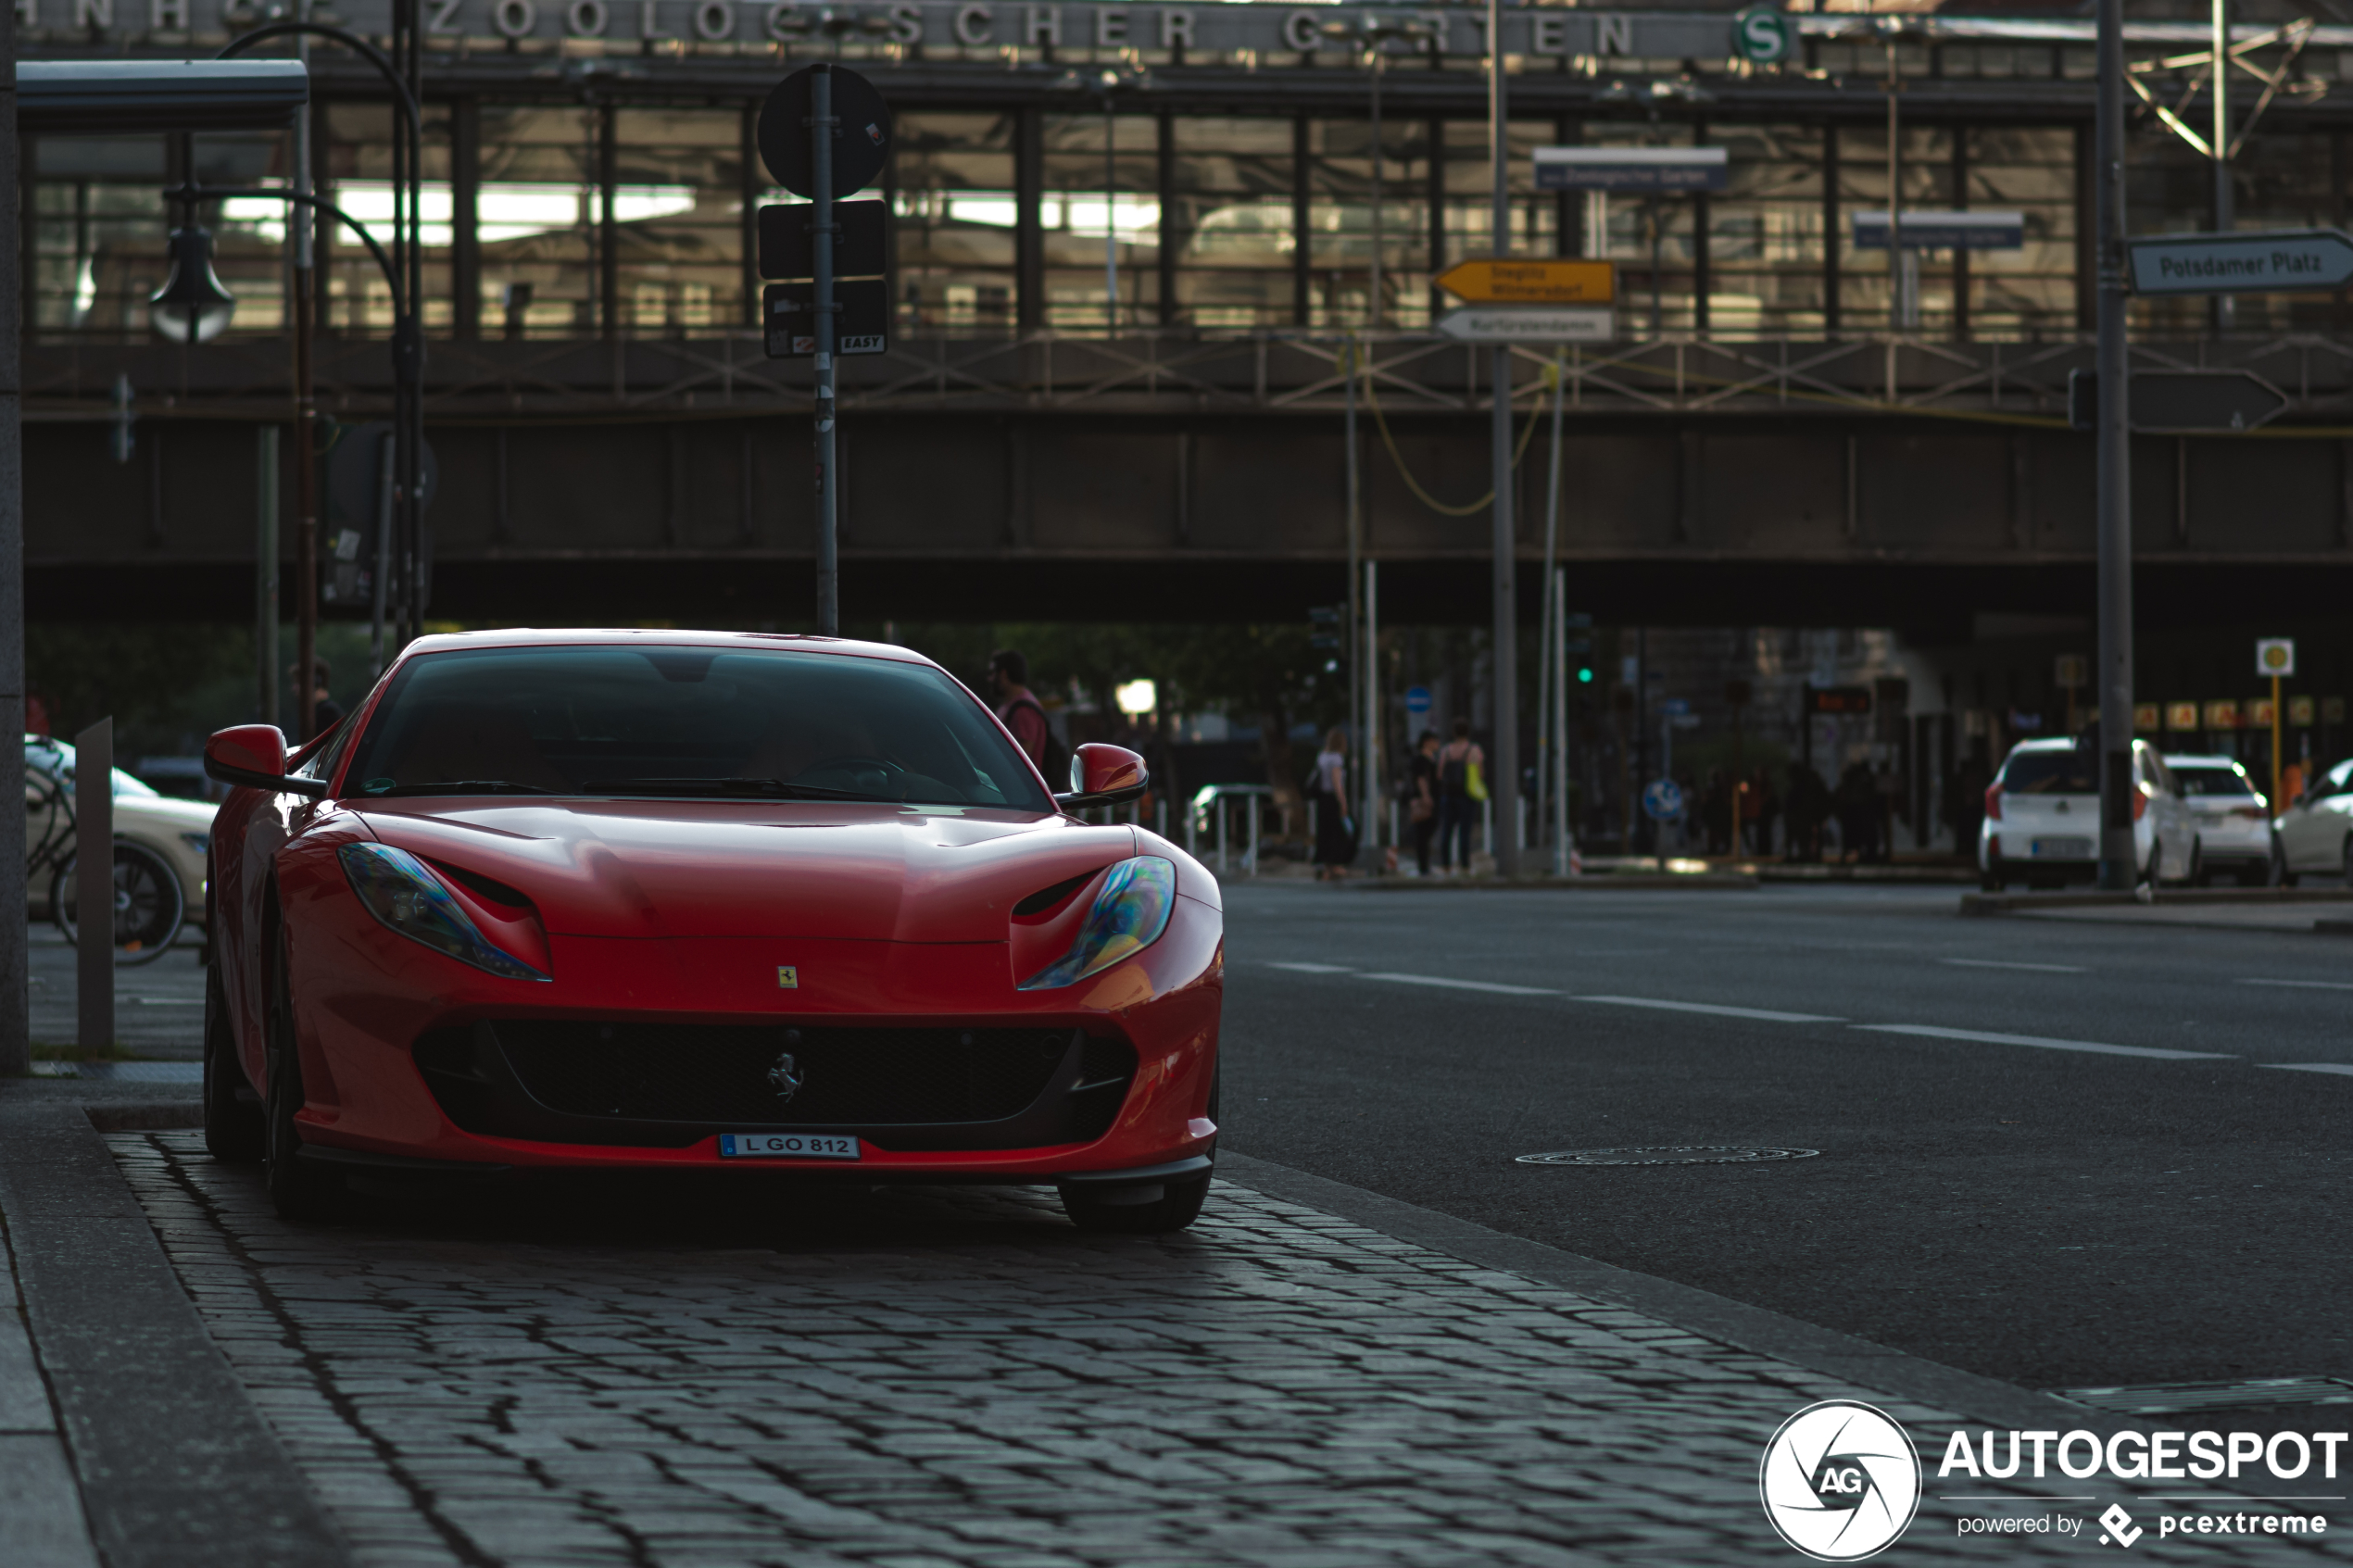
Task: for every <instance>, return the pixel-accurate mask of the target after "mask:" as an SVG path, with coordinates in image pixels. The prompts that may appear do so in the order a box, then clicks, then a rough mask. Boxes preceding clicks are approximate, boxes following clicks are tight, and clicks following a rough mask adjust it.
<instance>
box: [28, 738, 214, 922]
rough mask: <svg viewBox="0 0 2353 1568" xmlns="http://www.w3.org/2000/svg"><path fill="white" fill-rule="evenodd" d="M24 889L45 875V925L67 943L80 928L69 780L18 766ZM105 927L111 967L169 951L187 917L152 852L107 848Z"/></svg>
mask: <svg viewBox="0 0 2353 1568" xmlns="http://www.w3.org/2000/svg"><path fill="white" fill-rule="evenodd" d="M24 808H25V845H26V849H27V854H26V864H25V885H26V886H27V887H28V888H33V887H39V886H41V876H42V873H43V872H47V873H48V886H47V889H46V891H47V894H48V900H49V920H50V923H52V924H53V925H55V926H56V927H57V930H58V931H59V932H61V933H63V934H64V935H65V939H66V940H67V941H68V942H71V943H76V944H79V942H80V940H81V926H82V919H81V917H82V897H81V878H80V876H79V875H78V874H77V872H78V871H79V869H80V861H81V856H80V842H79V840H78V838H77V836H76V834H75V822H74V809H73V781H72V779H71V778H70V776H69V775H68V774H67V772H66V771H64V770H63V769H61V768H44V767H43V766H42V765H41V764H40V762H39V761H37V760H31V761H28V762H27V763H26V765H25V783H24ZM112 882H113V887H112V889H111V893H112V897H111V899H110V900H109V902H110V904H111V906H112V921H111V924H112V926H113V931H114V956H115V962H116V963H118V964H144V963H153V962H154V961H155V960H157V959H159V958H161V957H163V955H164V954H165V953H166V952H168V951H170V947H171V944H172V941H173V939H174V938H176V937H177V936H178V935H180V927H181V926H182V924H183V923H185V922H186V920H187V915H188V900H187V897H186V894H185V892H184V891H183V890H182V886H181V881H180V874H179V873H178V872H176V871H174V870H173V869H172V867H171V865H170V863H169V862H168V861H167V860H165V859H164V858H163V857H162V856H161V855H159V854H157V852H156V851H155V850H153V849H151V848H149V847H146V846H145V845H143V844H138V843H134V842H132V841H131V840H129V839H125V838H117V839H116V840H115V845H114V876H113V878H112Z"/></svg>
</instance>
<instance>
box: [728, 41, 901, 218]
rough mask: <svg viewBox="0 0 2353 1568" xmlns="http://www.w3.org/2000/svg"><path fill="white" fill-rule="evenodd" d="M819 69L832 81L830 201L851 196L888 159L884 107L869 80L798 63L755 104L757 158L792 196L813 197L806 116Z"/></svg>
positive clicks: (845, 71) (841, 68)
mask: <svg viewBox="0 0 2353 1568" xmlns="http://www.w3.org/2000/svg"><path fill="white" fill-rule="evenodd" d="M820 70H824V71H828V72H830V74H831V75H832V77H833V79H834V90H833V103H834V118H835V119H837V120H839V121H840V122H841V123H840V124H838V125H837V126H835V127H834V199H835V200H837V201H838V200H840V199H841V198H842V197H844V196H851V195H855V194H858V193H859V192H860V191H862V190H864V189H865V188H866V187H867V186H868V185H869V184H871V183H873V182H874V178H875V175H877V174H880V173H881V172H882V170H883V164H884V163H885V162H887V160H888V159H889V157H890V106H889V105H888V104H886V103H884V102H883V95H882V94H880V93H878V92H876V91H875V84H874V83H873V82H869V81H867V80H866V79H865V78H864V77H862V76H861V75H859V74H858V73H857V72H856V71H854V70H851V69H848V68H847V67H844V66H804V67H802V68H801V69H799V70H797V71H795V72H793V73H792V74H791V75H790V76H788V77H786V78H785V79H784V80H783V81H782V82H778V83H776V85H775V88H774V91H772V92H771V93H770V94H768V101H767V102H766V103H765V104H762V105H761V107H760V160H761V162H762V163H764V164H766V165H767V166H768V172H769V173H770V174H772V175H774V176H775V180H776V183H777V184H779V185H782V186H783V187H784V188H785V189H786V190H787V191H790V192H791V193H792V194H795V195H797V196H810V197H812V198H813V197H814V196H815V195H816V194H817V189H816V161H815V159H814V157H812V147H813V145H814V138H813V136H812V132H811V130H810V126H809V118H810V116H811V115H812V114H813V113H814V112H815V111H814V110H813V109H812V108H811V107H810V92H811V89H810V84H811V82H814V81H815V80H816V76H817V73H818V72H819V71H820Z"/></svg>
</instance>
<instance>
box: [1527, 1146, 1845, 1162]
mask: <svg viewBox="0 0 2353 1568" xmlns="http://www.w3.org/2000/svg"><path fill="white" fill-rule="evenodd" d="M1821 1152H1822V1151H1821V1150H1820V1149H1818V1148H1745V1147H1743V1148H1734V1147H1732V1146H1730V1145H1726V1144H1677V1145H1660V1146H1657V1147H1655V1148H1564V1149H1559V1150H1556V1151H1554V1153H1551V1154H1523V1155H1521V1156H1520V1157H1519V1158H1518V1159H1517V1160H1515V1161H1514V1162H1513V1163H1515V1164H1519V1165H1753V1164H1755V1163H1756V1162H1757V1161H1758V1160H1811V1159H1813V1158H1814V1157H1815V1156H1816V1155H1818V1154H1819V1153H1821Z"/></svg>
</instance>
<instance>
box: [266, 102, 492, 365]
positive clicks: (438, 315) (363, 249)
mask: <svg viewBox="0 0 2353 1568" xmlns="http://www.w3.org/2000/svg"><path fill="white" fill-rule="evenodd" d="M487 118H488V117H487V115H486V114H485V116H484V119H487ZM394 124H395V119H394V115H393V111H392V108H391V106H389V105H386V104H364V103H360V104H354V103H336V104H331V105H330V106H328V109H327V134H326V136H325V138H324V139H323V142H322V143H321V144H316V145H314V146H313V147H312V148H311V167H312V169H314V170H315V171H316V174H317V177H318V179H319V182H320V187H321V188H320V192H319V194H321V195H322V196H325V197H326V198H327V199H328V200H330V201H332V202H333V203H335V205H337V206H338V207H342V208H343V209H344V211H346V212H347V213H349V214H350V215H351V216H352V218H353V219H354V220H357V221H358V222H359V223H360V224H361V225H362V226H363V227H365V228H366V229H367V230H368V232H370V233H371V234H373V235H374V236H375V238H376V243H377V244H378V245H383V246H384V249H385V251H386V253H387V254H388V253H389V252H390V251H391V249H392V238H393V235H392V209H393V192H392V136H393V127H394ZM484 139H485V141H487V139H488V138H487V133H486V132H485V137H484ZM421 172H422V176H423V189H422V193H421V208H422V211H421V217H422V224H421V227H422V232H423V236H424V248H423V253H422V256H421V257H419V261H420V264H421V267H422V274H423V281H424V289H423V293H424V301H423V311H422V315H423V319H424V328H425V331H426V332H433V333H438V334H443V335H447V332H449V329H450V324H451V321H452V320H453V314H454V313H453V311H452V309H451V307H450V299H449V238H450V228H449V219H450V212H451V207H450V194H449V117H448V115H447V113H439V114H436V113H435V112H434V107H433V106H432V105H430V104H428V105H427V106H426V109H425V133H424V168H423V169H422V170H421ZM335 228H336V231H337V232H335V233H334V234H333V236H332V237H331V238H330V239H329V240H328V243H327V254H326V263H325V266H326V272H327V291H328V305H327V310H326V313H325V316H324V318H323V319H322V320H321V322H320V325H321V327H322V328H325V329H327V330H330V331H333V330H341V331H345V332H389V331H391V330H392V287H391V285H390V284H389V283H387V282H385V281H384V272H383V270H382V269H380V268H378V267H377V265H376V263H375V259H374V258H373V257H371V256H370V255H369V254H368V247H367V246H366V245H363V244H361V243H360V241H359V236H357V235H355V234H353V233H352V232H351V231H350V230H348V229H345V228H343V227H342V225H340V224H337V225H335ZM223 276H224V277H225V276H226V274H223Z"/></svg>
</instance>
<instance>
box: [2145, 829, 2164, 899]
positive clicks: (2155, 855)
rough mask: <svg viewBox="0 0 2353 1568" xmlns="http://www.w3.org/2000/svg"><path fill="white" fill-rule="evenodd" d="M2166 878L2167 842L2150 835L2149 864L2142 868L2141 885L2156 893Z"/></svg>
mask: <svg viewBox="0 0 2353 1568" xmlns="http://www.w3.org/2000/svg"><path fill="white" fill-rule="evenodd" d="M2164 876H2165V840H2163V839H2161V838H2158V836H2157V835H2156V834H2150V835H2149V863H2148V864H2147V865H2145V866H2144V867H2142V868H2141V885H2142V886H2144V887H2145V888H2147V889H2148V890H2149V891H2150V892H2152V893H2154V892H2156V891H2157V889H2158V883H2159V882H2161V881H2162V880H2163V878H2164Z"/></svg>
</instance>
